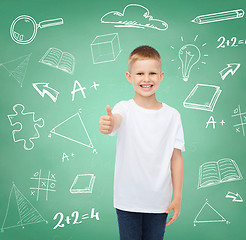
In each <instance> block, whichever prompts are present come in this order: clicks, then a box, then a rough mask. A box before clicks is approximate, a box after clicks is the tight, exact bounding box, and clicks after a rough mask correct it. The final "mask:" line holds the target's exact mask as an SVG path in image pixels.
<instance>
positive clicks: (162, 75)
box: [160, 72, 164, 82]
mask: <svg viewBox="0 0 246 240" xmlns="http://www.w3.org/2000/svg"><path fill="white" fill-rule="evenodd" d="M163 78H164V72H161V73H160V82H161V81H162V80H163Z"/></svg>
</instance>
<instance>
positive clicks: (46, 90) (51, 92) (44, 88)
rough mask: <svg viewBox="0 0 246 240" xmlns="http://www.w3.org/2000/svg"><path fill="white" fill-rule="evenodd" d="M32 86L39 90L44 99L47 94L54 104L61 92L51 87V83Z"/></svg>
mask: <svg viewBox="0 0 246 240" xmlns="http://www.w3.org/2000/svg"><path fill="white" fill-rule="evenodd" d="M32 86H33V87H34V88H35V89H36V90H37V92H38V93H39V95H41V97H42V98H44V96H45V94H46V95H47V96H49V97H50V98H51V100H52V101H53V102H56V101H57V97H58V94H59V92H58V91H56V90H55V89H53V88H51V87H49V83H33V84H32Z"/></svg>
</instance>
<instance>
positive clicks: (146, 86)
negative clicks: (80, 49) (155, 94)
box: [140, 85, 152, 88]
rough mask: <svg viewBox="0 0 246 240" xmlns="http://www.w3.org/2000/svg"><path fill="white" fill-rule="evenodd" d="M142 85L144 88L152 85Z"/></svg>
mask: <svg viewBox="0 0 246 240" xmlns="http://www.w3.org/2000/svg"><path fill="white" fill-rule="evenodd" d="M140 86H141V87H143V88H148V87H151V86H152V85H140Z"/></svg>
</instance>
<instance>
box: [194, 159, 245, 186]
mask: <svg viewBox="0 0 246 240" xmlns="http://www.w3.org/2000/svg"><path fill="white" fill-rule="evenodd" d="M242 179H243V176H242V174H241V172H240V170H239V167H238V166H237V163H236V162H235V161H234V160H232V159H230V158H223V159H220V160H218V161H217V162H214V161H213V162H206V163H204V164H202V165H201V166H200V168H199V179H198V189H199V188H204V187H210V186H214V185H217V184H221V183H224V182H231V181H237V180H242Z"/></svg>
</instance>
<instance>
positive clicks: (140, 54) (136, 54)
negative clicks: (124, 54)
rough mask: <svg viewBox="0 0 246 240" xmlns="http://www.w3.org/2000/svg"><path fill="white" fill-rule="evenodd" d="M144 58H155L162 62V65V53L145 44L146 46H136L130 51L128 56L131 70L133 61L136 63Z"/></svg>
mask: <svg viewBox="0 0 246 240" xmlns="http://www.w3.org/2000/svg"><path fill="white" fill-rule="evenodd" d="M144 59H155V60H157V61H159V62H160V66H161V56H160V54H159V53H158V52H157V51H156V50H155V49H154V48H152V47H150V46H147V45H144V46H140V47H137V48H135V49H134V50H133V51H132V52H131V53H130V55H129V58H128V69H129V71H130V67H131V66H132V64H133V63H135V62H136V61H137V60H144Z"/></svg>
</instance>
